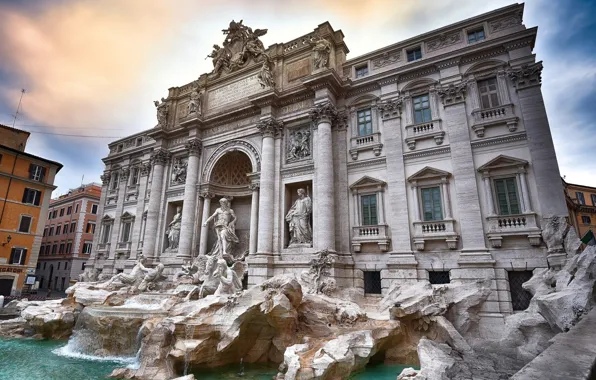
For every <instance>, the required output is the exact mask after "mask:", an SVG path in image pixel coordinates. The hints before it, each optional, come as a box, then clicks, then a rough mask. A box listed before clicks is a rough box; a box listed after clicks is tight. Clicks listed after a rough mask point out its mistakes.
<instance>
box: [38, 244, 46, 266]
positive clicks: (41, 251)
mask: <svg viewBox="0 0 596 380" xmlns="http://www.w3.org/2000/svg"><path fill="white" fill-rule="evenodd" d="M45 249H46V246H45V245H42V246H41V247H39V254H40V255H43V254H44V253H45V251H46V250H45ZM38 264H39V263H38ZM37 269H39V267H37Z"/></svg>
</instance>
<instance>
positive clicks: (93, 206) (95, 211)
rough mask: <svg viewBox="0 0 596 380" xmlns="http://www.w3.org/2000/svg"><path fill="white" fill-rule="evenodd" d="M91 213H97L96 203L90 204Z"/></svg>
mask: <svg viewBox="0 0 596 380" xmlns="http://www.w3.org/2000/svg"><path fill="white" fill-rule="evenodd" d="M91 213H92V214H97V205H92V206H91Z"/></svg>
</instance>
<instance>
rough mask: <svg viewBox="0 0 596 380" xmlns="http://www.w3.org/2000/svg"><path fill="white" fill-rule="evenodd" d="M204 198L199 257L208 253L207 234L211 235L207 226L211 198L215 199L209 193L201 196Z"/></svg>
mask: <svg viewBox="0 0 596 380" xmlns="http://www.w3.org/2000/svg"><path fill="white" fill-rule="evenodd" d="M201 196H202V197H203V217H202V218H201V219H202V220H201V237H200V239H201V240H200V241H199V255H205V254H206V253H207V234H208V233H209V226H206V225H205V222H206V221H207V218H209V217H210V216H211V215H209V211H210V210H211V198H213V197H214V195H213V194H211V193H209V192H204V193H203V194H201Z"/></svg>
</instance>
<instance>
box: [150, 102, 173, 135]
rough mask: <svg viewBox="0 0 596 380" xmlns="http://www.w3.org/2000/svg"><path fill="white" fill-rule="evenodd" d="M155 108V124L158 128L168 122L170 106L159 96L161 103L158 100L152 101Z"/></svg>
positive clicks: (163, 126) (165, 125) (164, 126)
mask: <svg viewBox="0 0 596 380" xmlns="http://www.w3.org/2000/svg"><path fill="white" fill-rule="evenodd" d="M153 104H155V107H156V108H157V126H158V127H160V128H164V129H165V128H166V127H167V124H168V111H169V109H170V106H169V105H168V103H166V100H165V99H164V98H161V103H160V102H159V101H158V100H155V101H154V102H153Z"/></svg>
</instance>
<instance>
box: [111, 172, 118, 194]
mask: <svg viewBox="0 0 596 380" xmlns="http://www.w3.org/2000/svg"><path fill="white" fill-rule="evenodd" d="M118 177H119V173H118V172H114V175H113V176H112V185H111V186H110V190H116V189H117V188H118V179H119V178H118Z"/></svg>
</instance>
